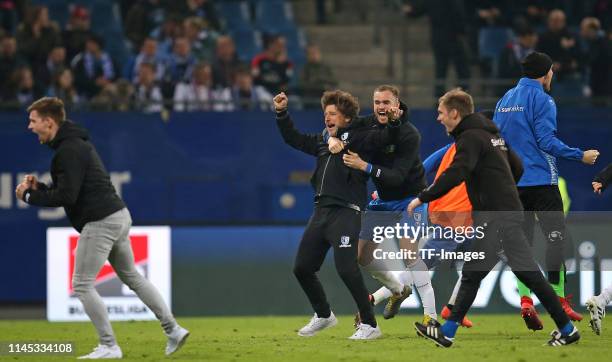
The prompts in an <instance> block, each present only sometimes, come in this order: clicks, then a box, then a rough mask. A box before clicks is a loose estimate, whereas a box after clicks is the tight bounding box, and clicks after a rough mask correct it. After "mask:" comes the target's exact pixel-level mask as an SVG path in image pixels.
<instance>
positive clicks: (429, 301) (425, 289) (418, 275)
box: [402, 260, 438, 319]
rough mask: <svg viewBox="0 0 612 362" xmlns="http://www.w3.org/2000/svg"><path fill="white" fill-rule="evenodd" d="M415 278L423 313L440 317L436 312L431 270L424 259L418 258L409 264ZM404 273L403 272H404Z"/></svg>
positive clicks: (435, 317) (432, 316) (434, 317)
mask: <svg viewBox="0 0 612 362" xmlns="http://www.w3.org/2000/svg"><path fill="white" fill-rule="evenodd" d="M408 268H409V269H410V272H411V274H412V278H413V279H414V286H415V287H416V289H417V291H418V292H419V297H421V304H423V313H424V314H425V315H428V316H430V317H431V318H433V319H437V318H438V314H437V313H436V295H435V293H434V290H433V287H432V286H431V276H430V275H429V270H427V266H426V265H425V263H424V262H423V261H422V260H417V261H416V262H414V263H412V264H411V265H409V266H408ZM402 275H403V273H402Z"/></svg>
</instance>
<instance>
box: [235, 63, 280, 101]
mask: <svg viewBox="0 0 612 362" xmlns="http://www.w3.org/2000/svg"><path fill="white" fill-rule="evenodd" d="M234 78H235V81H234V85H233V87H232V101H233V103H234V107H233V108H234V110H243V111H248V110H262V111H266V110H270V109H271V107H272V97H273V96H272V95H271V94H270V93H269V92H268V91H267V90H266V89H265V88H264V87H262V86H260V85H254V84H253V76H252V75H251V72H250V71H249V69H248V67H243V68H240V69H238V70H237V71H236V73H235V77H234Z"/></svg>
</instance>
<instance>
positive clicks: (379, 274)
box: [364, 264, 404, 294]
mask: <svg viewBox="0 0 612 362" xmlns="http://www.w3.org/2000/svg"><path fill="white" fill-rule="evenodd" d="M370 265H372V264H370ZM370 265H368V266H366V267H364V269H365V270H367V271H368V272H369V273H370V275H372V276H373V277H374V279H376V280H378V281H379V282H381V283H382V285H384V286H385V287H387V288H388V289H389V290H391V292H392V293H395V294H400V293H401V292H402V291H403V290H404V285H403V284H402V282H401V281H400V280H399V278H398V277H397V276H396V275H395V273H393V272H390V271H386V270H370V269H369V267H370Z"/></svg>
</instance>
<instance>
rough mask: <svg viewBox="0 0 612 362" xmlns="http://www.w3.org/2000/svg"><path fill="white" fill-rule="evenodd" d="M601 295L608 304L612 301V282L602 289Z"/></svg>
mask: <svg viewBox="0 0 612 362" xmlns="http://www.w3.org/2000/svg"><path fill="white" fill-rule="evenodd" d="M599 297H600V298H603V300H604V301H605V302H606V305H608V304H610V302H612V284H610V285H608V286H607V287H606V288H604V290H602V291H601V294H599Z"/></svg>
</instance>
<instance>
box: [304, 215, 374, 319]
mask: <svg viewBox="0 0 612 362" xmlns="http://www.w3.org/2000/svg"><path fill="white" fill-rule="evenodd" d="M360 228H361V213H360V212H358V211H355V210H352V209H349V208H345V207H334V206H332V207H315V209H314V212H313V214H312V216H311V217H310V220H309V221H308V225H307V226H306V230H305V231H304V235H303V236H302V241H301V242H300V246H299V248H298V252H297V256H296V258H295V266H294V268H293V273H294V274H295V276H296V278H297V280H298V281H299V282H300V285H301V286H302V289H303V290H304V292H305V293H306V296H307V297H308V300H309V301H310V304H311V305H312V308H313V309H314V311H315V312H316V313H317V315H318V316H319V317H328V316H329V315H330V313H331V309H330V307H329V303H328V302H327V297H326V296H325V291H324V290H323V286H322V285H321V282H320V281H319V278H318V277H317V272H318V271H319V270H320V269H321V264H323V260H325V255H327V251H328V250H329V248H330V247H333V248H334V262H335V264H336V271H337V272H338V275H339V276H340V278H341V279H342V281H343V282H344V284H345V285H346V287H347V288H348V290H349V291H350V292H351V295H352V296H353V299H354V300H355V303H356V304H357V307H358V309H359V313H360V315H361V320H362V322H363V323H365V324H369V325H371V326H373V327H375V326H376V319H375V318H374V311H373V308H372V305H371V304H370V302H369V300H368V290H367V288H366V286H365V283H364V281H363V277H362V276H361V271H360V270H359V265H358V264H357V245H358V242H359V230H360Z"/></svg>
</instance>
